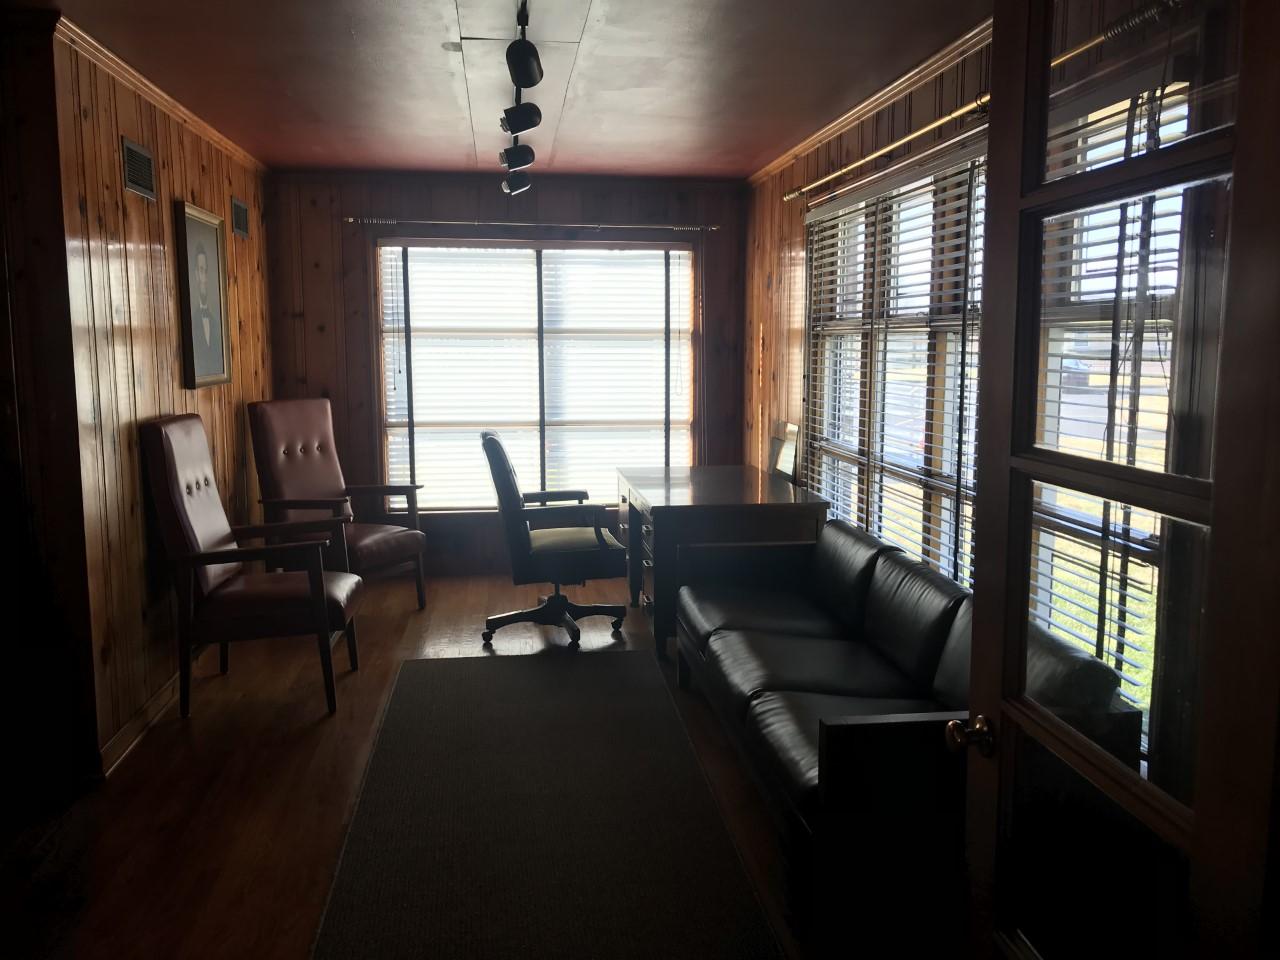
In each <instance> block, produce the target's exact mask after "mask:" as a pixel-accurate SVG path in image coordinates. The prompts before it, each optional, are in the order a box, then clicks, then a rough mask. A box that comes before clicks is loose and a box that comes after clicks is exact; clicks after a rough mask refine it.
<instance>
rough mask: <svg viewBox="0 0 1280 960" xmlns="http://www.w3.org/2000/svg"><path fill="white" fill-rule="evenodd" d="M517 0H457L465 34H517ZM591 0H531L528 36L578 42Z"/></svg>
mask: <svg viewBox="0 0 1280 960" xmlns="http://www.w3.org/2000/svg"><path fill="white" fill-rule="evenodd" d="M516 6H517V0H458V21H459V24H460V26H461V30H462V35H463V36H464V37H476V38H490V39H498V40H501V39H507V40H510V39H512V38H514V37H516V36H517V34H516ZM590 6H591V0H529V31H528V34H527V36H528V38H529V39H530V40H532V41H534V42H535V43H541V42H542V41H543V40H555V41H558V42H561V43H577V42H578V41H579V40H580V39H581V38H582V28H583V27H584V26H585V25H586V22H587V10H588V8H590Z"/></svg>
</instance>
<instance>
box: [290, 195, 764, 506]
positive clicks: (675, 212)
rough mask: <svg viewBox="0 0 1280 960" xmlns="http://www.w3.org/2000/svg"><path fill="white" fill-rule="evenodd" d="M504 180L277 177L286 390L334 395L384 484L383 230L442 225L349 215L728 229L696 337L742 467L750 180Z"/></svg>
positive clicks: (708, 240)
mask: <svg viewBox="0 0 1280 960" xmlns="http://www.w3.org/2000/svg"><path fill="white" fill-rule="evenodd" d="M498 184H499V177H498V174H497V172H494V173H489V174H420V175H411V174H374V173H371V174H360V173H314V172H298V173H284V174H279V175H273V176H272V177H271V178H270V187H269V191H268V192H269V197H268V201H267V208H268V213H267V216H268V223H269V224H270V274H271V298H272V299H271V303H272V307H271V337H272V358H273V365H274V373H275V383H274V388H273V389H274V393H275V395H276V396H279V397H308V396H325V397H328V398H329V399H330V401H331V402H332V404H333V410H334V430H335V433H336V439H337V442H338V446H339V448H340V450H341V451H342V459H343V465H344V468H345V471H346V473H347V476H348V479H349V480H350V481H351V482H352V483H373V482H378V481H379V480H381V479H382V477H381V472H382V466H381V456H382V454H381V448H380V445H379V440H378V436H379V430H380V426H381V425H380V420H379V417H380V410H381V405H380V404H381V401H380V398H379V390H380V385H379V377H380V359H379V356H378V352H377V348H378V334H377V329H376V327H377V321H378V314H377V310H376V302H375V300H376V292H377V291H376V282H377V277H376V273H375V270H374V259H373V257H374V246H375V244H376V242H377V239H378V237H379V236H380V235H393V236H394V235H400V236H403V235H406V234H412V233H413V232H416V233H423V232H424V231H427V230H429V229H430V228H428V227H425V226H415V225H412V224H404V225H403V226H400V227H389V226H388V227H366V226H361V225H359V224H348V223H345V222H344V219H345V218H347V217H370V218H389V219H399V220H401V221H404V220H457V221H466V222H472V221H477V220H480V221H500V222H503V223H531V224H542V225H551V224H581V223H587V224H600V225H604V226H607V225H610V224H655V225H656V224H691V225H703V226H711V225H714V226H717V227H718V228H719V229H718V230H715V231H709V232H706V233H704V234H703V237H704V239H703V240H702V241H701V243H702V257H701V258H700V263H701V270H702V277H703V327H702V330H701V332H700V335H699V337H698V339H697V341H696V343H695V349H697V350H698V351H700V356H701V359H702V381H701V383H700V384H699V390H700V397H701V408H702V411H703V414H702V417H701V428H702V430H703V433H704V435H705V438H706V455H705V460H706V462H708V463H740V462H742V436H743V429H742V423H743V420H742V397H743V380H742V376H743V369H744V365H743V340H742V333H743V285H744V273H743V270H744V241H745V204H744V201H745V190H744V188H743V186H742V185H741V184H739V183H732V182H723V181H684V180H644V179H621V178H609V177H565V176H559V177H557V176H542V177H539V178H538V180H537V183H536V185H535V186H534V188H533V189H532V190H530V191H529V192H528V193H525V194H522V195H520V196H519V197H516V198H511V199H509V198H507V197H506V196H505V195H504V194H503V193H502V192H501V190H500V189H499V186H498ZM475 230H476V232H477V233H478V234H483V232H484V228H481V227H477V228H475ZM695 236H697V234H696V233H692V234H688V235H677V238H678V239H693V237H695Z"/></svg>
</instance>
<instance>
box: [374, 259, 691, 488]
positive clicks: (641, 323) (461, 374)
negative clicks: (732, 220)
mask: <svg viewBox="0 0 1280 960" xmlns="http://www.w3.org/2000/svg"><path fill="white" fill-rule="evenodd" d="M379 257H380V268H381V288H382V291H381V298H382V332H383V351H382V354H383V356H382V362H383V370H384V377H383V380H384V403H385V421H384V430H385V439H386V459H387V477H388V482H391V483H407V482H410V481H411V480H412V481H413V482H417V483H421V484H423V489H422V491H421V492H420V494H419V504H420V505H421V506H423V507H424V508H426V509H457V508H475V507H491V506H494V504H495V502H496V501H495V498H494V493H493V484H492V481H491V479H490V477H489V469H488V465H487V463H486V461H485V458H484V455H483V453H482V451H481V448H480V438H479V432H480V431H481V430H482V429H486V428H493V429H496V430H498V431H499V432H500V433H501V435H502V439H503V442H504V444H505V445H506V448H507V452H508V453H509V454H510V456H511V460H512V463H513V464H514V465H515V467H516V470H517V472H518V473H519V475H520V477H521V480H522V483H523V484H524V486H525V487H526V488H527V489H530V490H533V489H541V488H552V489H565V488H572V489H585V490H587V491H588V492H590V493H591V494H592V495H593V497H594V498H595V499H597V500H605V501H607V500H612V499H613V497H614V494H615V492H616V490H617V480H616V477H615V473H614V471H615V469H616V468H617V467H618V466H623V465H630V466H635V467H657V468H661V467H663V466H664V464H668V463H669V464H670V465H671V466H672V467H677V468H679V467H687V466H688V465H689V463H690V461H691V457H692V442H691V421H692V416H693V403H692V346H691V343H692V339H691V324H692V315H693V311H692V266H691V261H692V256H691V254H690V252H689V251H687V250H659V249H638V248H628V249H604V248H596V247H590V248H587V247H574V248H551V247H539V248H537V249H534V248H530V247H501V248H492V249H490V248H479V247H434V246H383V247H381V248H380V251H379ZM406 289H407V291H408V303H407V307H408V309H407V311H406V303H405V291H406ZM410 398H412V400H410ZM410 403H412V417H411V416H410Z"/></svg>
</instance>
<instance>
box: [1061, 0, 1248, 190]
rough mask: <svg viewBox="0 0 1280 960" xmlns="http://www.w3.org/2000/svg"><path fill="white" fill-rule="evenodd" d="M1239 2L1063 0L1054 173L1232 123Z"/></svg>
mask: <svg viewBox="0 0 1280 960" xmlns="http://www.w3.org/2000/svg"><path fill="white" fill-rule="evenodd" d="M1238 6H1239V4H1238V3H1236V2H1225V3H1224V2H1221V0H1187V2H1185V3H1181V4H1160V3H1151V2H1148V0H1056V2H1055V3H1054V15H1053V39H1052V42H1051V46H1050V51H1051V52H1050V69H1049V122H1048V139H1047V143H1046V147H1045V171H1044V172H1045V179H1047V180H1056V179H1058V178H1059V177H1065V176H1070V175H1071V174H1074V173H1079V172H1081V171H1083V170H1092V169H1096V168H1098V167H1103V166H1106V165H1108V164H1112V163H1119V162H1122V161H1123V160H1126V159H1128V158H1130V157H1135V156H1138V155H1140V154H1143V153H1149V152H1151V151H1153V150H1159V149H1161V148H1163V147H1167V146H1169V145H1170V144H1174V143H1178V142H1180V141H1182V140H1186V139H1187V138H1188V137H1193V136H1196V135H1197V134H1202V133H1206V132H1208V131H1210V130H1216V129H1218V128H1220V127H1223V126H1227V125H1229V124H1231V123H1233V122H1234V121H1235V117H1236V73H1237V56H1238V53H1237V49H1236V38H1237V36H1238V30H1237V27H1236V19H1237V16H1238Z"/></svg>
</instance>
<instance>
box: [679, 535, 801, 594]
mask: <svg viewBox="0 0 1280 960" xmlns="http://www.w3.org/2000/svg"><path fill="white" fill-rule="evenodd" d="M814 546H815V544H814V542H813V541H803V542H799V543H687V544H684V545H682V546H680V547H678V548H677V551H676V576H677V582H679V583H682V584H684V583H697V582H699V581H708V580H713V581H714V580H728V581H732V582H734V583H739V584H767V585H769V586H774V587H776V586H779V585H787V584H797V585H798V584H799V583H800V582H801V581H802V580H804V579H805V575H806V572H807V571H808V570H809V569H810V565H811V562H812V559H813V550H814Z"/></svg>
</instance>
